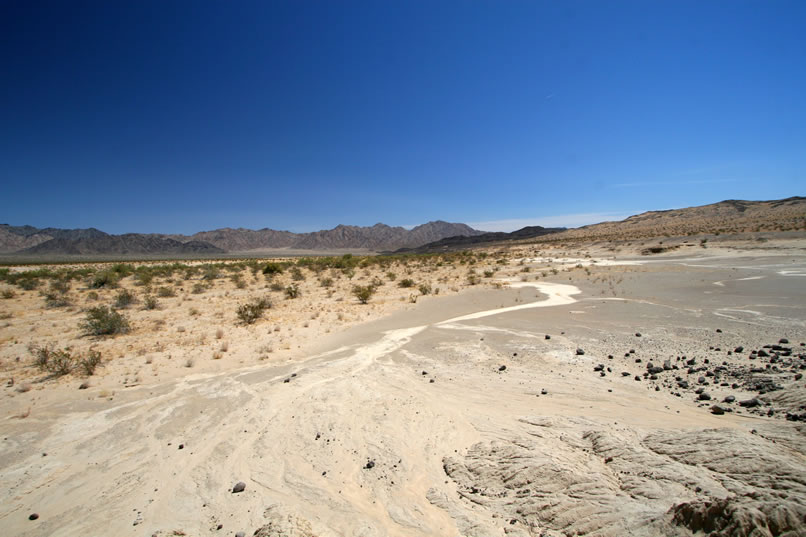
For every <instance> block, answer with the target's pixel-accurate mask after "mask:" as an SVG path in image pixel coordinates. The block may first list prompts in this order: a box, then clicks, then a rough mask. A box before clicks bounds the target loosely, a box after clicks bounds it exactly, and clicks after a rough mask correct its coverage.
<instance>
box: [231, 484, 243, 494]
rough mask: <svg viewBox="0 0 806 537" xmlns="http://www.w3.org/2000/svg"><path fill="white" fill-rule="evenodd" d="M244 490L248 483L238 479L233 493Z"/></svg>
mask: <svg viewBox="0 0 806 537" xmlns="http://www.w3.org/2000/svg"><path fill="white" fill-rule="evenodd" d="M244 490H246V483H244V482H243V481H238V482H237V483H235V486H234V487H232V493H233V494H237V493H239V492H243V491H244Z"/></svg>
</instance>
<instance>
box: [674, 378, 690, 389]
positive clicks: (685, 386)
mask: <svg viewBox="0 0 806 537" xmlns="http://www.w3.org/2000/svg"><path fill="white" fill-rule="evenodd" d="M677 385H678V386H680V387H681V388H683V389H684V390H688V381H687V380H681V381H678V383H677Z"/></svg>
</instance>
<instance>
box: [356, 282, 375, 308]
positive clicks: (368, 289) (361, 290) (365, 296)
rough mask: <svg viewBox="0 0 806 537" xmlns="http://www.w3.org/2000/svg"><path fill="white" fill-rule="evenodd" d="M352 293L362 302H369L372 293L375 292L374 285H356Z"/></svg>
mask: <svg viewBox="0 0 806 537" xmlns="http://www.w3.org/2000/svg"><path fill="white" fill-rule="evenodd" d="M352 292H353V295H354V296H355V297H356V298H357V299H358V301H359V302H360V303H362V304H366V303H367V302H369V299H370V298H372V295H374V294H375V286H373V285H356V286H354V287H353V291H352Z"/></svg>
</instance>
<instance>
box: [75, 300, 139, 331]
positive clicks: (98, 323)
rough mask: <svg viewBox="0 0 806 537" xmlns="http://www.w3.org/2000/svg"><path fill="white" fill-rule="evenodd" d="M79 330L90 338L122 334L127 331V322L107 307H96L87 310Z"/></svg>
mask: <svg viewBox="0 0 806 537" xmlns="http://www.w3.org/2000/svg"><path fill="white" fill-rule="evenodd" d="M80 328H81V329H82V330H84V332H85V333H86V334H88V335H92V336H109V335H113V334H124V333H126V332H128V331H129V321H128V319H126V317H124V316H123V315H122V314H120V313H118V312H117V311H115V310H114V309H112V308H110V307H108V306H96V307H94V308H90V309H89V310H87V317H86V319H85V320H84V322H83V323H81V325H80Z"/></svg>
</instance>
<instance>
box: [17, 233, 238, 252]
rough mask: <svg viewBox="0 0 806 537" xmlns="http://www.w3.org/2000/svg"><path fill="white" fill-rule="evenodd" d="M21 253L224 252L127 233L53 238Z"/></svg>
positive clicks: (202, 244)
mask: <svg viewBox="0 0 806 537" xmlns="http://www.w3.org/2000/svg"><path fill="white" fill-rule="evenodd" d="M21 253H24V254H33V255H99V254H115V255H133V254H135V255H136V254H148V255H160V254H217V253H224V250H222V249H220V248H216V247H215V246H213V245H212V244H209V243H207V242H202V241H188V242H180V241H177V240H174V239H164V238H162V237H157V236H154V235H142V234H139V233H127V234H125V235H107V234H104V236H102V237H94V238H81V239H63V238H61V239H60V238H56V239H51V240H49V241H47V242H43V243H41V244H38V245H36V246H33V247H31V248H27V249H25V250H23V251H22V252H21Z"/></svg>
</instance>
